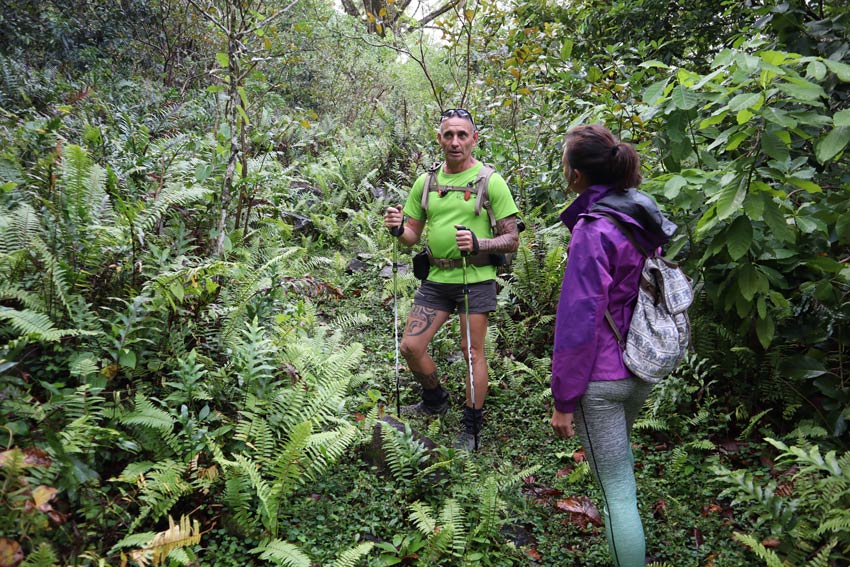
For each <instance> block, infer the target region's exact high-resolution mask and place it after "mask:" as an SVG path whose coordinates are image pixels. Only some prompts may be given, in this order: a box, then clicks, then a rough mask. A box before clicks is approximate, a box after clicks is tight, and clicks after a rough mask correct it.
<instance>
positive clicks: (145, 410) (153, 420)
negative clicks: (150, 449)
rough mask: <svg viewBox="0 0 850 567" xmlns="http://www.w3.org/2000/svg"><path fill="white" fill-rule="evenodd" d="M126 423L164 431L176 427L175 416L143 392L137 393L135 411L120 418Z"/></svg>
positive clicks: (169, 430) (167, 431) (168, 431)
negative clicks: (154, 403)
mask: <svg viewBox="0 0 850 567" xmlns="http://www.w3.org/2000/svg"><path fill="white" fill-rule="evenodd" d="M120 422H121V423H123V424H125V425H141V426H142V427H148V428H151V429H155V430H157V431H160V432H163V433H170V432H171V431H172V429H174V418H173V417H171V414H169V413H168V412H167V411H165V410H161V409H159V408H158V407H156V406H154V405H153V403H152V402H151V401H150V400H149V399H147V398H146V397H145V396H144V395H143V394H141V393H137V394H136V398H135V400H134V404H133V411H132V412H130V413H128V414H127V415H125V416H123V417H121V418H120Z"/></svg>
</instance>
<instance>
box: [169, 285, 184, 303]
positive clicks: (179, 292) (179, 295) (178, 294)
mask: <svg viewBox="0 0 850 567" xmlns="http://www.w3.org/2000/svg"><path fill="white" fill-rule="evenodd" d="M168 291H170V292H171V295H173V296H174V297H175V298H176V299H177V301H183V296H184V293H183V284H182V283H181V282H179V281H176V282H174V283H172V284H171V285H170V286H169V288H168Z"/></svg>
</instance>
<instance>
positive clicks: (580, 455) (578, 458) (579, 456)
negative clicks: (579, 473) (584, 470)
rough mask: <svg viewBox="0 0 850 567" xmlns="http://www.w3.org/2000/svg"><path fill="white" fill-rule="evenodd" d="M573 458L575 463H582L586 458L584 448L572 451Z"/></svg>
mask: <svg viewBox="0 0 850 567" xmlns="http://www.w3.org/2000/svg"><path fill="white" fill-rule="evenodd" d="M573 460H574V461H575V462H577V463H583V462H584V461H586V460H587V457H586V456H585V454H584V449H578V450H576V452H575V453H573Z"/></svg>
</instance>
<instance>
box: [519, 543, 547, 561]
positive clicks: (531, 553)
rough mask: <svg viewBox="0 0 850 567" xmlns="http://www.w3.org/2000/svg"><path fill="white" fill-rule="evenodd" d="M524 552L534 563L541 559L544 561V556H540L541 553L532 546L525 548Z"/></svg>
mask: <svg viewBox="0 0 850 567" xmlns="http://www.w3.org/2000/svg"><path fill="white" fill-rule="evenodd" d="M522 551H523V552H524V553H525V555H526V557H528V558H529V559H532V560H534V561H540V560H541V559H543V556H542V555H540V552H539V551H537V549H536V548H534V547H532V546H528V547H525V548H523V550H522Z"/></svg>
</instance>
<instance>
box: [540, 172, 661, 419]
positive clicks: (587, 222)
mask: <svg viewBox="0 0 850 567" xmlns="http://www.w3.org/2000/svg"><path fill="white" fill-rule="evenodd" d="M601 211H604V212H605V214H609V215H612V216H616V218H617V219H618V220H619V221H620V222H621V223H623V224H625V225H626V226H627V227H628V228H630V229H631V230H632V235H633V236H634V238H635V240H636V241H637V242H638V243H639V244H640V245H641V246H642V247H643V248H644V249H645V250H656V249H658V248H659V247H660V246H662V245H663V244H665V243H666V242H667V241H668V240H669V239H670V236H672V234H673V233H674V232H675V230H676V225H675V224H673V223H672V222H670V221H669V220H667V219H666V218H665V217H664V216H663V215H662V214H661V211H659V209H658V205H656V203H655V201H654V200H653V199H652V197H650V196H649V195H647V194H646V193H643V192H641V191H638V190H636V189H629V190H627V191H625V192H618V191H613V190H612V189H611V187H609V186H606V185H592V186H590V187H588V188H587V189H586V190H585V191H584V192H583V193H582V194H581V195H579V196H578V197H577V198H576V199H575V201H573V203H572V204H571V205H570V206H569V207H567V208H566V209H565V210H564V212H563V213H561V221H563V223H564V224H565V225H567V228H569V229H570V232H571V233H572V238H571V239H570V244H569V250H568V256H567V268H566V270H565V272H564V281H563V284H562V285H561V296H560V299H559V301H558V313H557V315H556V317H555V348H554V351H553V352H552V384H551V386H552V395H553V397H554V398H555V408H556V409H557V410H558V411H560V412H564V413H573V412H574V411H575V408H576V406H577V405H578V401H579V399H580V398H581V397H582V396H583V395H584V392H585V391H586V390H587V384H588V382H589V381H591V380H595V381H596V380H622V379H625V378H628V377H629V376H631V374H630V372H629V370H628V369H627V368H626V366H625V364H623V351H622V350H621V349H620V345H619V344H617V338H616V337H615V336H614V332H613V331H612V330H611V327H610V326H609V324H608V322H607V321H606V319H605V310H606V309H608V310H610V311H611V316H612V317H613V319H614V323H615V324H616V325H617V327H618V329H619V330H620V332H621V333H622V336H624V337H625V336H626V333H627V332H628V327H629V322H630V321H631V319H632V312H633V311H634V307H635V302H636V301H637V292H638V282H639V280H640V272H641V269H642V267H643V255H642V254H641V252H640V251H639V250H638V249H637V248H635V246H634V245H633V244H632V243H631V242H629V240H628V238H627V237H626V236H625V235H624V234H623V233H622V232H621V231H620V229H618V228H617V227H616V226H615V225H614V223H612V222H611V221H610V220H609V219H607V218H605V217H604V216H601V215H600V214H599V212H601Z"/></svg>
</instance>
